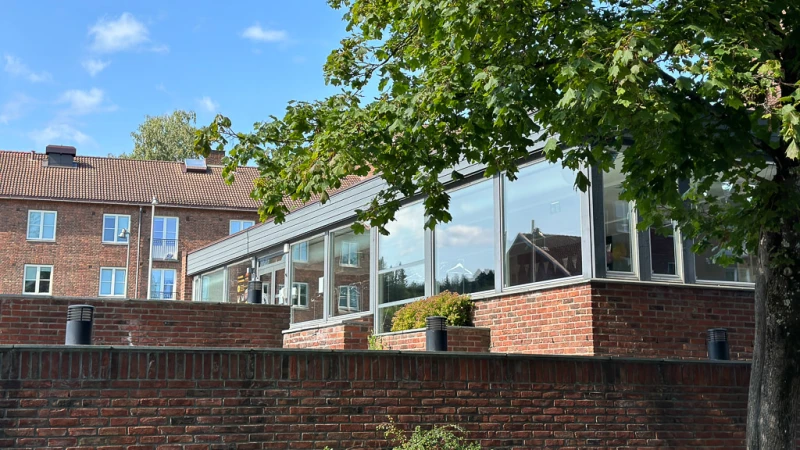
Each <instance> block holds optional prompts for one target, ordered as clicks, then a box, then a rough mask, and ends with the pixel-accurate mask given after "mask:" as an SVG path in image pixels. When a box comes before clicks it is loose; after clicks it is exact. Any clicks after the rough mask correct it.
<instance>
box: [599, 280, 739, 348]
mask: <svg viewBox="0 0 800 450" xmlns="http://www.w3.org/2000/svg"><path fill="white" fill-rule="evenodd" d="M592 298H593V321H594V341H595V348H594V351H595V354H596V355H617V356H637V357H654V358H656V357H657V358H707V351H706V331H707V330H708V329H709V328H727V329H728V341H729V343H730V349H731V358H732V359H750V358H751V357H752V355H753V339H754V330H755V322H754V314H755V312H754V310H753V308H754V306H753V291H752V290H732V289H722V288H715V287H695V286H692V287H689V286H674V287H672V286H664V285H647V284H642V283H638V284H637V283H604V282H593V283H592Z"/></svg>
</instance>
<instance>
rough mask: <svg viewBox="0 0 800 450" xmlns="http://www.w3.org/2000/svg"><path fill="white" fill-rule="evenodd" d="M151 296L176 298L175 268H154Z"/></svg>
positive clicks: (163, 298) (162, 298)
mask: <svg viewBox="0 0 800 450" xmlns="http://www.w3.org/2000/svg"><path fill="white" fill-rule="evenodd" d="M150 298H154V299H158V300H175V270H174V269H153V276H152V282H151V283H150Z"/></svg>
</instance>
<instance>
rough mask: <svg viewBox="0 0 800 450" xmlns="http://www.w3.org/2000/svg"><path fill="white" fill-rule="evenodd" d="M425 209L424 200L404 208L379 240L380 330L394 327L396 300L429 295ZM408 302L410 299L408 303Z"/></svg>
mask: <svg viewBox="0 0 800 450" xmlns="http://www.w3.org/2000/svg"><path fill="white" fill-rule="evenodd" d="M424 224H425V210H424V207H423V205H422V203H415V204H413V205H408V206H406V207H403V208H400V209H399V210H398V211H397V214H395V220H394V221H392V222H390V223H389V224H387V225H386V230H387V231H388V232H389V234H388V235H383V234H381V235H380V237H379V239H378V255H379V256H378V312H379V321H380V322H379V325H378V329H379V330H380V331H389V330H390V329H391V328H392V323H391V320H392V317H393V316H394V312H395V311H396V310H397V309H398V308H394V307H393V305H392V304H393V303H396V302H402V301H405V300H412V299H415V298H419V297H422V296H424V295H425V230H424ZM406 303H407V302H406Z"/></svg>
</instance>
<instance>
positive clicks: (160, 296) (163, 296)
mask: <svg viewBox="0 0 800 450" xmlns="http://www.w3.org/2000/svg"><path fill="white" fill-rule="evenodd" d="M150 298H151V299H153V300H175V291H172V290H169V291H161V292H157V291H153V292H151V293H150Z"/></svg>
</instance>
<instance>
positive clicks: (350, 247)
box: [339, 241, 358, 267]
mask: <svg viewBox="0 0 800 450" xmlns="http://www.w3.org/2000/svg"><path fill="white" fill-rule="evenodd" d="M339 265H340V266H342V267H358V242H350V241H344V242H342V256H341V258H340V259H339Z"/></svg>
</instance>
